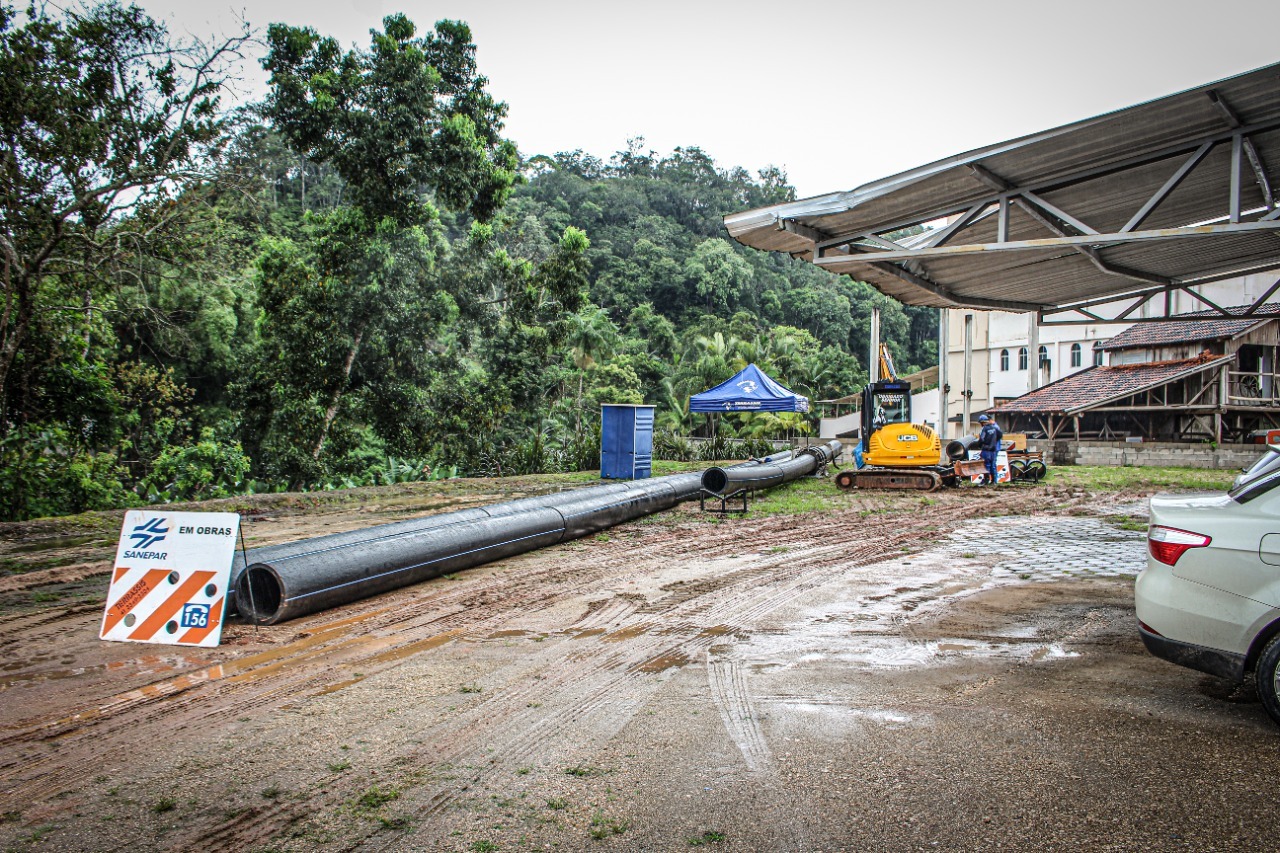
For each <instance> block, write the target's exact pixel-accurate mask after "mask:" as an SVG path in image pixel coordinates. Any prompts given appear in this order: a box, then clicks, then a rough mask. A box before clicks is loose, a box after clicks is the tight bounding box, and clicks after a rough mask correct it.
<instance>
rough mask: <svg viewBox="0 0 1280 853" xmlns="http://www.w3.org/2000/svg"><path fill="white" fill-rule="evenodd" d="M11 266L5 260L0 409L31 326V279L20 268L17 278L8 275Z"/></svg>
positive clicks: (0, 422) (0, 318)
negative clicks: (21, 347) (11, 370)
mask: <svg viewBox="0 0 1280 853" xmlns="http://www.w3.org/2000/svg"><path fill="white" fill-rule="evenodd" d="M12 271H13V270H12V267H11V266H10V265H9V264H8V263H7V262H6V263H5V271H4V272H5V283H4V284H5V299H4V313H3V315H0V412H2V411H3V409H4V405H5V400H6V399H7V398H6V396H5V390H6V389H7V388H8V386H9V370H10V369H11V368H12V367H13V360H14V359H15V358H16V357H17V355H18V348H19V347H20V346H22V341H23V339H24V338H26V336H27V330H28V329H29V328H30V327H31V300H30V298H29V293H30V282H29V280H28V279H27V278H26V276H24V275H23V274H22V273H21V272H19V273H18V276H17V280H16V281H14V280H13V279H12V278H11V275H12ZM5 420H6V418H4V417H0V434H2V433H3V432H4V427H3V424H4V421H5Z"/></svg>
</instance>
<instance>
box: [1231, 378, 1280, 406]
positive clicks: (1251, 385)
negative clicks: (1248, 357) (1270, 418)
mask: <svg viewBox="0 0 1280 853" xmlns="http://www.w3.org/2000/svg"><path fill="white" fill-rule="evenodd" d="M1227 402H1228V403H1230V404H1232V405H1235V406H1280V375H1277V374H1275V373H1259V372H1257V371H1242V370H1231V371H1228V372H1227Z"/></svg>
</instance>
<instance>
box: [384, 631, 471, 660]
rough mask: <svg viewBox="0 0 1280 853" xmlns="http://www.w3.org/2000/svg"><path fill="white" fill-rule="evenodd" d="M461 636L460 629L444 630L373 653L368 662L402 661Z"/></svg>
mask: <svg viewBox="0 0 1280 853" xmlns="http://www.w3.org/2000/svg"><path fill="white" fill-rule="evenodd" d="M460 636H462V629H461V628H455V629H454V630H452V631H445V632H444V633H443V634H436V635H435V636H434V637H427V638H426V639H424V640H418V641H416V642H413V643H409V644H407V645H404V646H397V647H396V648H394V649H388V650H387V651H385V652H382V653H381V654H377V655H374V656H373V657H371V658H370V659H369V662H370V663H391V662H394V661H402V660H405V659H406V658H411V657H413V656H414V655H416V654H418V653H419V652H425V651H428V650H430V649H435V648H439V647H440V646H443V645H444V644H445V643H448V642H450V641H452V640H456V639H457V638H458V637H460Z"/></svg>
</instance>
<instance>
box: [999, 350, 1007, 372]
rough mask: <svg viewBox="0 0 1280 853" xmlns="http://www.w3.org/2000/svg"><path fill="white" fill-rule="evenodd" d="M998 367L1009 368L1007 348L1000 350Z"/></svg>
mask: <svg viewBox="0 0 1280 853" xmlns="http://www.w3.org/2000/svg"><path fill="white" fill-rule="evenodd" d="M1000 369H1001V370H1002V371H1004V370H1008V369H1009V351H1008V350H1007V349H1002V350H1000Z"/></svg>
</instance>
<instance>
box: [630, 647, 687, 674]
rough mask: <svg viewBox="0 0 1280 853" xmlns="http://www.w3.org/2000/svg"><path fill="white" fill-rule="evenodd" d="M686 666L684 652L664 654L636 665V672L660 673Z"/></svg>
mask: <svg viewBox="0 0 1280 853" xmlns="http://www.w3.org/2000/svg"><path fill="white" fill-rule="evenodd" d="M688 664H689V656H688V655H686V654H685V653H684V652H679V651H676V652H666V653H664V654H660V655H658V656H656V657H651V658H649V659H648V660H647V661H645V662H643V663H641V664H638V665H637V666H636V670H637V671H638V672H662V671H664V670H668V669H671V668H673V667H682V666H687V665H688Z"/></svg>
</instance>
